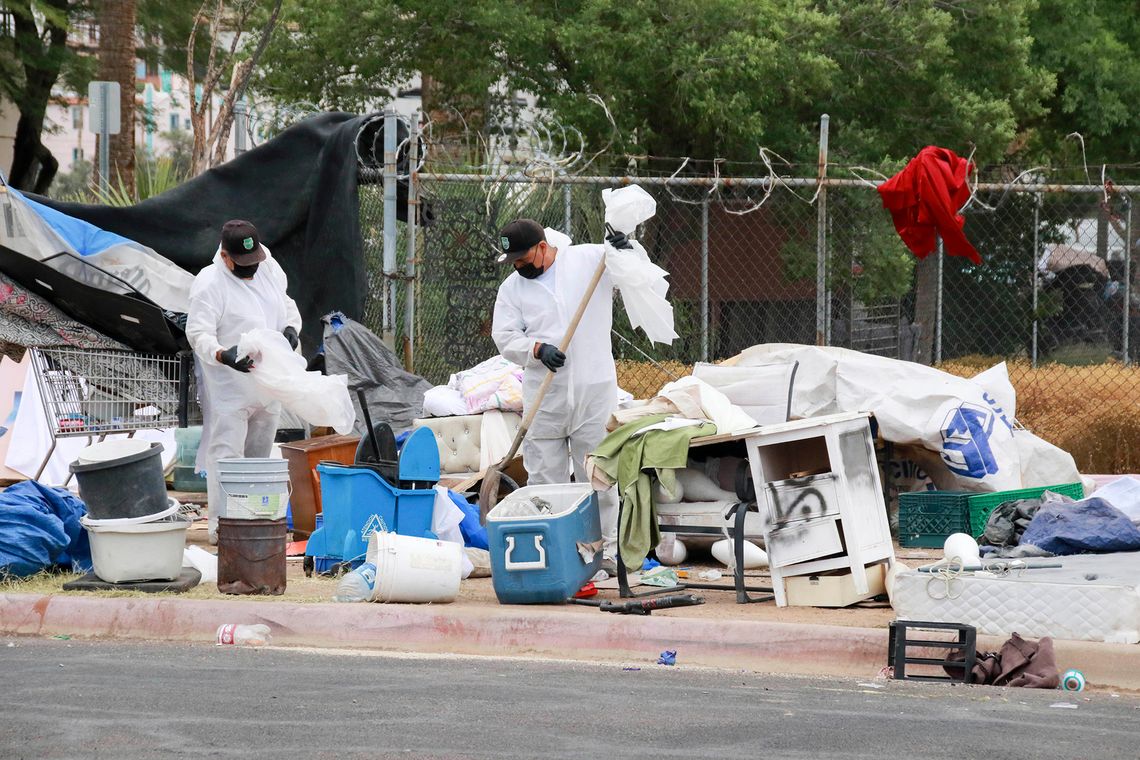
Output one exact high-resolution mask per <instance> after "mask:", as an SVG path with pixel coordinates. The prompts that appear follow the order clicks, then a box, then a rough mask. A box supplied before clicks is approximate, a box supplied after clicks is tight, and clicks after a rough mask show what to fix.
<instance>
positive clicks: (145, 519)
mask: <svg viewBox="0 0 1140 760" xmlns="http://www.w3.org/2000/svg"><path fill="white" fill-rule="evenodd" d="M181 506H182V505H181V504H179V503H178V501H177V500H175V499H167V500H166V509H164V510H162V511H161V512H155V513H154V514H153V515H143V516H142V517H119V518H113V519H109V520H108V519H104V520H100V519H98V518H94V517H91V516H90V515H87V516H86V518H85V519H86V520H87V522H86V523H85V524H86V525H91V526H94V527H96V528H116V527H121V526H123V525H142V524H143V523H150V522H158V521H159V520H165V519H166V518H168V517H173V516H174V515H177V514H178V510H179V508H180V507H181Z"/></svg>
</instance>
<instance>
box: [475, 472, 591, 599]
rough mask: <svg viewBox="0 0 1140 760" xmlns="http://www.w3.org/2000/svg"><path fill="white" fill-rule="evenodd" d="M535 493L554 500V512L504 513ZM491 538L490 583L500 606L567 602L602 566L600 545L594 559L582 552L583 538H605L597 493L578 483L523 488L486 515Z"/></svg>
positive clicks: (551, 503) (552, 505)
mask: <svg viewBox="0 0 1140 760" xmlns="http://www.w3.org/2000/svg"><path fill="white" fill-rule="evenodd" d="M534 497H537V498H539V499H542V500H543V501H545V502H547V503H549V504H550V505H551V513H550V514H548V515H544V516H540V517H503V516H501V515H502V514H504V513H506V512H509V511H510V510H511V509H512V506H511V505H512V504H516V503H518V502H520V501H522V502H525V501H528V500H530V499H531V498H534ZM496 513H498V514H496ZM487 539H488V543H489V545H490V553H491V581H492V584H493V585H494V587H495V596H497V597H498V598H499V603H500V604H556V603H562V602H565V601H566V600H567V599H569V598H570V597H572V596H573V595H574V594H576V593H577V592H578V590H579V589H581V588H582V586H583V585H585V583H586V581H588V580H590V578H592V577H593V576H594V575H595V574H596V573H597V572H598V569H599V568H600V567H601V563H602V552H601V549H600V548H599V549H598V550H597V552H596V553H595V554H594V556H593V557H592V559H591V560H590V561H589V562H586V561H584V560H583V559H582V555H581V554H580V553H579V551H578V543H579V542H582V543H594V542H597V541H601V540H602V524H601V520H600V519H599V517H598V497H597V494H595V493H594V489H593V488H591V487H590V486H589V485H579V484H577V483H564V484H554V485H542V486H527V487H526V488H520V489H519V490H517V491H515V492H514V493H512V494H510V495H509V496H507V497H506V498H505V499H503V501H502V502H500V503H499V505H498V506H497V507H496V508H495V509H493V510H491V513H490V514H489V515H487Z"/></svg>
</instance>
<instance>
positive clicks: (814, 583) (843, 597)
mask: <svg viewBox="0 0 1140 760" xmlns="http://www.w3.org/2000/svg"><path fill="white" fill-rule="evenodd" d="M886 574H887V565H886V564H878V565H868V566H867V593H866V594H860V593H858V592H857V591H855V577H854V576H853V575H852V574H851V571H850V570H832V571H830V572H826V573H820V574H819V575H793V576H790V577H787V578H784V591H785V593H786V594H787V596H788V605H789V606H792V607H846V606H848V605H850V604H855V602H859V601H862V600H863V599H870V598H871V597H873V596H878V595H879V594H884V593H886V585H885V579H886Z"/></svg>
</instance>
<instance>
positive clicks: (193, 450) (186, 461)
mask: <svg viewBox="0 0 1140 760" xmlns="http://www.w3.org/2000/svg"><path fill="white" fill-rule="evenodd" d="M201 442H202V427H201V426H200V425H198V426H195V427H185V428H177V429H175V431H174V443H175V449H174V451H175V459H176V461H177V463H178V465H179V466H182V467H193V466H194V460H196V459H197V458H198V445H199V444H200V443H201Z"/></svg>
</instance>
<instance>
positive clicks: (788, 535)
mask: <svg viewBox="0 0 1140 760" xmlns="http://www.w3.org/2000/svg"><path fill="white" fill-rule="evenodd" d="M767 540H768V561H769V562H771V563H772V565H773V566H775V567H786V566H788V565H794V564H797V563H799V562H807V561H808V560H813V559H818V558H820V557H827V556H830V555H832V554H839V553H841V552H842V551H843V541H842V539H841V538H840V536H839V522H838V520H836V519H835V518H825V519H822V520H813V521H810V522H804V521H799V522H794V523H791V524H789V525H785V526H784V527H781V528H777V529H776V530H773V531H771V532H770V533H768V539H767Z"/></svg>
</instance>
